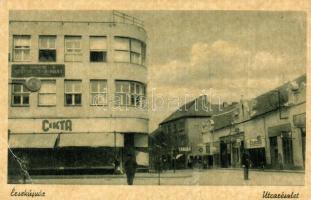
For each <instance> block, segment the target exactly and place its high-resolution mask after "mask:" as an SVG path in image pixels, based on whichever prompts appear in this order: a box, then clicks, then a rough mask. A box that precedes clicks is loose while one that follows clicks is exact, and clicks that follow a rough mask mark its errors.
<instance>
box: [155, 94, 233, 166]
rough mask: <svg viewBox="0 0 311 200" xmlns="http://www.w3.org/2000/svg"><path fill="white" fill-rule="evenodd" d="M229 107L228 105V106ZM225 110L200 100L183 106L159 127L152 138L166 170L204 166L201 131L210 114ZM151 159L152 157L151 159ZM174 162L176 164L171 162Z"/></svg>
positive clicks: (205, 99) (204, 154)
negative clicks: (165, 163)
mask: <svg viewBox="0 0 311 200" xmlns="http://www.w3.org/2000/svg"><path fill="white" fill-rule="evenodd" d="M230 106H232V105H230ZM228 108H229V106H226V107H223V105H221V106H219V105H211V104H210V103H208V102H207V98H206V96H201V97H199V98H197V99H195V100H193V101H191V102H189V103H186V104H185V105H183V106H181V107H180V108H179V109H178V110H177V111H175V112H174V113H172V114H171V115H170V116H169V117H167V118H166V119H165V120H163V121H162V122H161V123H160V124H159V128H158V129H157V130H156V131H155V132H154V133H153V134H152V136H153V140H154V141H156V144H157V145H159V146H161V149H162V151H161V154H162V157H163V159H164V160H166V161H167V163H168V164H167V165H168V167H169V168H173V167H174V162H175V163H176V165H175V167H176V168H189V167H195V166H198V167H201V166H202V165H203V162H205V163H208V157H207V152H206V148H205V145H204V144H203V131H204V130H203V129H204V126H206V124H207V123H208V122H209V119H210V118H211V116H212V115H213V113H218V112H220V110H227V109H228ZM151 156H152V155H151ZM174 159H176V160H174Z"/></svg>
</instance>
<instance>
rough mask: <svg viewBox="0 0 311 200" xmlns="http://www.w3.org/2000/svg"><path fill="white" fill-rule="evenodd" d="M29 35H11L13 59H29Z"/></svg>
mask: <svg viewBox="0 0 311 200" xmlns="http://www.w3.org/2000/svg"><path fill="white" fill-rule="evenodd" d="M30 41H31V40H30V35H14V36H13V61H30V60H31V59H30V46H31V45H30Z"/></svg>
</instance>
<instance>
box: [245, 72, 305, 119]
mask: <svg viewBox="0 0 311 200" xmlns="http://www.w3.org/2000/svg"><path fill="white" fill-rule="evenodd" d="M293 82H295V83H296V84H298V85H301V84H302V83H303V82H304V83H305V82H306V74H304V75H302V76H300V77H298V78H296V79H294V80H293V81H290V82H287V83H285V84H284V85H281V86H280V87H277V88H275V89H273V90H270V91H268V92H266V93H264V94H262V95H260V96H258V97H256V98H255V99H253V101H252V104H253V105H252V111H253V113H252V115H251V117H252V118H253V117H256V116H258V115H262V114H264V113H267V112H270V111H273V110H276V109H278V108H279V107H280V106H282V105H284V104H285V103H286V102H287V101H288V90H289V87H290V86H291V84H292V83H293Z"/></svg>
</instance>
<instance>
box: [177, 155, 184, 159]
mask: <svg viewBox="0 0 311 200" xmlns="http://www.w3.org/2000/svg"><path fill="white" fill-rule="evenodd" d="M182 156H184V154H178V155H177V156H176V159H179V158H181V157H182Z"/></svg>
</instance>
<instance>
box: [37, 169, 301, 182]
mask: <svg viewBox="0 0 311 200" xmlns="http://www.w3.org/2000/svg"><path fill="white" fill-rule="evenodd" d="M304 176H305V174H304V173H303V172H291V171H290V172H289V171H282V172H276V171H253V170H251V171H250V173H249V178H250V180H247V181H245V180H243V171H242V170H241V169H208V170H198V169H194V170H178V171H176V173H173V172H172V171H166V172H163V173H161V174H160V185H215V186H218V185H219V186H221V185H228V186H229V185H236V186H241V185H253V186H256V185H257V186H260V185H270V186H282V185H283V186H284V185H287V186H294V185H296V186H297V185H298V186H299V185H304ZM31 178H32V183H33V184H95V185H126V177H125V175H70V176H31ZM158 184H159V177H158V174H156V173H137V174H136V177H135V180H134V185H158Z"/></svg>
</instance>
